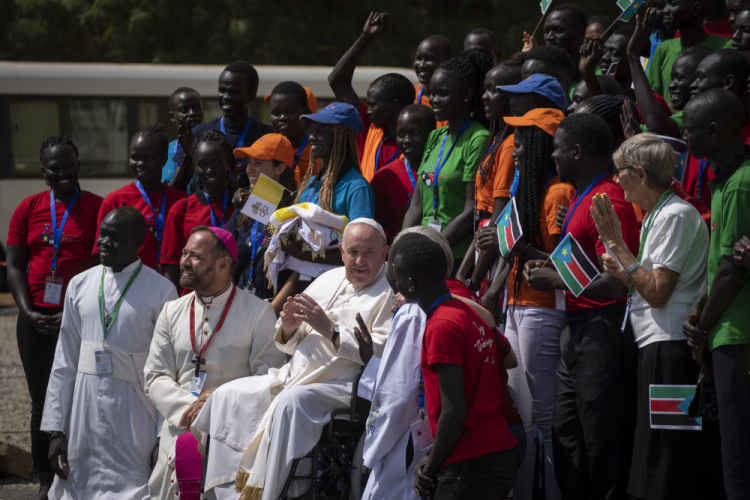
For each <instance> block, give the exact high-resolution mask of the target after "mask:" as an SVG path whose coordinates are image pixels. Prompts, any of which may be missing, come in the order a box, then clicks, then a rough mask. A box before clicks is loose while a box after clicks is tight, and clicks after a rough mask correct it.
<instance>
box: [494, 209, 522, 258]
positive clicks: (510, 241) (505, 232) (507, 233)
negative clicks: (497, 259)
mask: <svg viewBox="0 0 750 500" xmlns="http://www.w3.org/2000/svg"><path fill="white" fill-rule="evenodd" d="M521 236H523V229H521V223H520V222H519V221H518V209H517V208H516V199H515V198H511V199H510V203H508V204H507V205H505V209H504V210H503V211H502V213H501V214H500V217H498V218H497V239H498V240H499V242H500V253H501V254H502V256H503V257H506V258H507V257H508V256H509V255H510V252H511V251H512V250H513V247H514V246H515V244H516V242H517V241H518V240H520V239H521Z"/></svg>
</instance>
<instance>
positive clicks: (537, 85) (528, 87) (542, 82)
mask: <svg viewBox="0 0 750 500" xmlns="http://www.w3.org/2000/svg"><path fill="white" fill-rule="evenodd" d="M497 91H498V92H499V93H500V94H502V95H504V96H507V97H512V96H513V94H539V95H540V96H542V97H546V98H547V99H549V100H550V101H552V102H553V103H555V105H556V106H557V107H558V108H560V110H561V111H565V110H566V109H567V108H568V98H567V95H566V94H565V90H563V88H562V85H560V82H558V81H557V80H555V79H554V78H552V77H551V76H549V75H544V74H541V73H537V74H535V75H531V76H530V77H528V78H527V79H526V80H524V81H522V82H521V83H519V84H518V85H501V86H499V87H497Z"/></svg>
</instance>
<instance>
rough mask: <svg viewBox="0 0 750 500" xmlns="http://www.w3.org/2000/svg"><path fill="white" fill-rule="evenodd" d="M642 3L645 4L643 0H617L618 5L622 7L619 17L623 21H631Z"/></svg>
mask: <svg viewBox="0 0 750 500" xmlns="http://www.w3.org/2000/svg"><path fill="white" fill-rule="evenodd" d="M641 5H643V0H633V1H632V2H630V0H617V6H618V7H620V9H622V14H620V17H619V18H618V19H619V20H620V21H623V22H628V21H630V20H631V19H632V18H633V16H634V15H635V13H636V12H638V9H640V8H641Z"/></svg>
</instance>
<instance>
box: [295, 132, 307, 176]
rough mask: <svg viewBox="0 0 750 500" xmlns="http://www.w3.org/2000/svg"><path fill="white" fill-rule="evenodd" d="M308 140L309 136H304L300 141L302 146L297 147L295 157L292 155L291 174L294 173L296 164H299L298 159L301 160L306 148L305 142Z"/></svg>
mask: <svg viewBox="0 0 750 500" xmlns="http://www.w3.org/2000/svg"><path fill="white" fill-rule="evenodd" d="M309 140H310V134H305V138H304V139H302V144H300V145H299V149H297V153H298V154H296V155H294V163H292V172H294V169H295V168H297V163H299V159H300V158H302V152H303V151H305V147H307V141H309Z"/></svg>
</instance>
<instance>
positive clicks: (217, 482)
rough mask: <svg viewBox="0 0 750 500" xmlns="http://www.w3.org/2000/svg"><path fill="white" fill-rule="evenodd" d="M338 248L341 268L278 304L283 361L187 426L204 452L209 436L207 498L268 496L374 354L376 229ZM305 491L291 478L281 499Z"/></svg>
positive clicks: (371, 226)
mask: <svg viewBox="0 0 750 500" xmlns="http://www.w3.org/2000/svg"><path fill="white" fill-rule="evenodd" d="M340 248H341V254H342V259H343V261H344V267H343V268H337V269H333V270H331V271H328V272H327V273H325V274H323V275H321V276H320V277H318V278H317V279H316V280H315V281H314V282H313V283H312V285H310V287H309V288H308V289H307V290H306V292H305V293H303V294H300V295H296V296H295V297H293V298H289V299H288V301H287V303H286V304H284V310H283V311H282V312H281V317H280V319H279V320H278V321H277V323H276V327H277V330H276V334H275V336H274V341H275V343H276V345H277V347H278V348H279V349H280V350H281V351H282V352H284V353H286V354H288V355H289V356H291V361H290V362H288V363H287V364H285V365H284V366H282V367H281V368H280V369H271V370H269V373H268V375H265V376H262V377H257V376H256V377H247V378H242V379H238V380H235V381H234V382H231V383H228V384H224V385H223V386H221V387H220V388H219V389H217V390H216V392H214V393H213V394H212V395H211V397H210V398H209V399H208V401H207V402H206V404H205V406H204V407H203V409H202V410H201V413H200V414H199V415H198V417H197V419H196V421H195V422H194V423H193V426H192V430H193V433H194V434H195V435H196V437H197V438H198V440H199V441H200V442H201V443H202V444H203V445H204V446H205V444H206V442H207V438H208V436H210V439H211V440H210V445H209V449H208V456H207V463H206V471H205V475H204V476H205V477H204V480H205V495H206V498H217V499H224V498H233V499H236V498H237V497H238V494H237V492H240V493H241V494H242V495H241V498H242V499H243V500H244V499H247V500H256V499H262V500H276V499H277V498H278V496H279V492H280V491H281V490H282V489H283V487H284V484H285V482H286V480H287V477H288V476H289V473H290V471H291V469H292V463H293V462H294V460H295V459H298V458H301V457H303V456H305V455H306V454H307V453H308V452H310V450H312V449H313V447H315V445H316V444H317V443H318V441H319V440H320V436H321V433H322V430H323V428H324V426H325V425H326V424H327V423H328V422H329V421H330V419H331V413H332V412H333V411H334V410H337V409H344V408H349V407H350V404H351V397H352V390H353V388H352V381H353V380H354V378H355V377H356V376H357V374H358V373H359V372H360V370H361V368H362V366H363V365H364V364H365V363H366V362H367V359H369V356H371V355H372V353H373V352H374V354H375V355H376V356H381V355H382V352H383V347H384V345H385V340H386V338H387V335H388V331H389V329H390V325H391V316H392V313H391V306H392V304H393V299H394V296H393V292H392V290H391V287H390V286H389V284H388V281H387V280H386V268H387V264H386V262H385V261H386V256H387V254H388V245H386V241H385V235H384V232H383V229H382V227H381V226H380V225H379V224H378V223H377V222H375V221H374V220H372V219H364V218H361V219H355V220H354V221H352V222H350V223H349V225H348V226H347V227H346V229H345V231H344V236H343V241H342V243H341V244H340ZM313 466H315V464H313ZM309 486H310V483H309V481H294V482H293V483H292V484H291V487H290V488H289V490H288V493H287V494H288V496H289V497H290V498H293V497H296V496H300V495H302V494H303V493H305V491H306V490H307V488H309Z"/></svg>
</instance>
